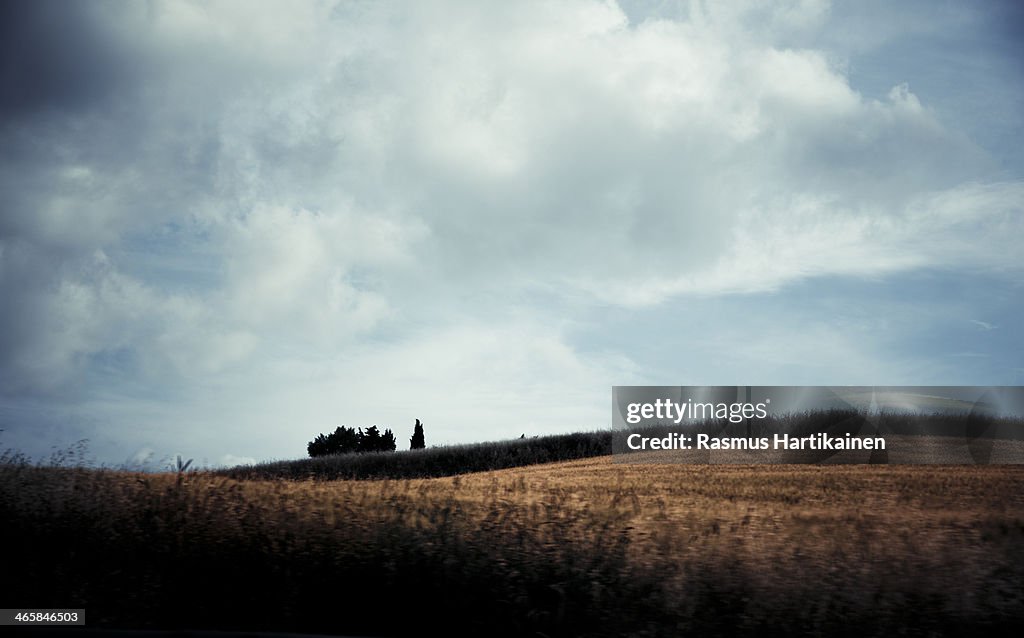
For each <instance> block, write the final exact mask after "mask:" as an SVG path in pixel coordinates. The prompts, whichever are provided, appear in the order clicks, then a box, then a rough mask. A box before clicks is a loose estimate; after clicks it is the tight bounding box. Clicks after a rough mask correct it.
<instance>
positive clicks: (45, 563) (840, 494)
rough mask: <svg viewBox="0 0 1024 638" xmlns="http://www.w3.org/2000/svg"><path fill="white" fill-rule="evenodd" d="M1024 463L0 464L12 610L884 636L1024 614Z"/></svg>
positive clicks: (163, 621)
mask: <svg viewBox="0 0 1024 638" xmlns="http://www.w3.org/2000/svg"><path fill="white" fill-rule="evenodd" d="M1022 488H1024V469H1022V468H1020V467H1014V466H869V465H851V466H829V467H826V466H812V465H807V466H799V465H778V466H738V465H723V466H708V465H626V464H620V463H615V462H614V461H612V460H611V459H610V458H609V457H603V458H594V459H587V460H578V461H572V462H564V463H553V464H547V465H536V466H531V467H524V468H515V469H506V470H501V471H494V472H481V473H475V474H470V475H465V476H455V477H448V478H435V479H410V480H397V481H396V480H383V481H283V480H237V479H232V478H229V477H224V476H215V475H211V474H193V475H186V476H178V475H139V474H129V473H118V472H110V471H93V470H80V469H60V468H36V467H30V466H25V465H20V466H19V465H8V466H0V520H3V521H4V523H3V524H4V531H5V534H6V535H7V537H8V538H9V539H10V540H9V543H10V544H9V545H8V546H9V547H12V548H16V551H14V552H12V553H11V556H10V557H9V558H8V561H7V568H8V572H7V573H8V575H9V576H8V577H7V578H5V579H3V581H2V585H0V588H2V589H0V598H2V599H3V600H4V601H5V602H6V603H7V604H8V606H10V607H18V606H35V607H45V606H55V607H56V606H64V607H85V608H87V609H88V613H89V619H90V624H91V625H93V626H106V627H124V628H136V629H140V628H162V629H168V628H181V629H185V628H191V629H223V630H229V629H234V630H238V629H250V630H257V629H258V630H265V631H266V630H274V631H302V632H314V633H328V634H345V633H347V634H367V635H412V634H417V635H419V634H422V633H423V632H424V631H428V630H434V631H442V632H444V633H445V634H446V635H481V634H486V635H540V634H543V635H548V636H555V635H595V636H597V635H624V634H633V635H636V634H643V635H667V636H668V635H680V634H682V633H685V632H689V631H701V632H714V633H716V634H721V633H737V632H743V633H751V632H754V631H757V632H759V633H764V632H772V631H776V632H786V633H789V634H821V633H829V634H837V635H857V636H864V635H883V634H885V635H890V634H892V633H894V632H896V631H898V628H901V627H911V628H913V629H914V630H916V632H918V633H947V632H956V631H966V630H968V629H970V630H987V631H994V630H1006V629H1010V628H1013V627H1015V626H1017V625H1019V624H1020V623H1021V621H1022V620H1024V496H1022V494H1024V490H1022Z"/></svg>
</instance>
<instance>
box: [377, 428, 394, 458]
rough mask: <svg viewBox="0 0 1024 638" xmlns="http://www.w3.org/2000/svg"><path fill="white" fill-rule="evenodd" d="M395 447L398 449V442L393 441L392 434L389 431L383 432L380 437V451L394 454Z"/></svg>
mask: <svg viewBox="0 0 1024 638" xmlns="http://www.w3.org/2000/svg"><path fill="white" fill-rule="evenodd" d="M396 447H398V442H397V441H396V440H395V435H394V433H392V432H391V430H390V429H387V430H384V434H382V435H381V436H380V451H381V452H394V451H395V448H396Z"/></svg>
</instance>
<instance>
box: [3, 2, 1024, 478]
mask: <svg viewBox="0 0 1024 638" xmlns="http://www.w3.org/2000/svg"><path fill="white" fill-rule="evenodd" d="M0 7H2V8H0V31H2V33H0V51H2V56H0V303H2V315H0V428H2V429H3V430H4V431H3V432H0V449H2V448H8V447H11V448H17V449H20V450H22V451H24V452H26V453H28V454H30V455H32V456H34V457H40V456H45V455H47V454H48V453H49V450H50V449H51V446H58V447H67V446H69V445H71V444H72V443H74V442H75V441H78V440H79V439H88V440H89V444H88V445H89V453H90V455H91V457H92V458H93V459H95V460H96V461H97V462H100V463H106V464H111V465H118V464H124V463H127V462H130V461H132V460H134V461H136V462H141V461H144V460H145V459H146V458H149V462H150V464H152V465H159V464H160V463H162V462H163V459H166V458H167V457H169V456H170V455H173V454H177V453H181V454H183V455H185V456H187V457H194V458H196V460H197V462H198V463H202V464H205V465H219V464H225V463H234V462H239V461H245V460H248V459H258V460H264V459H275V458H276V459H280V458H295V457H300V456H303V455H304V454H305V443H306V442H307V441H308V440H309V439H311V438H312V437H313V436H314V435H316V434H317V433H318V432H321V431H327V430H331V429H333V428H334V427H335V426H337V425H341V424H344V425H351V426H368V425H371V424H378V425H380V426H382V427H384V426H387V427H391V428H393V429H394V430H395V431H396V435H397V436H398V438H399V442H400V446H401V447H404V446H407V444H408V437H409V436H410V435H411V434H412V424H413V421H414V419H416V418H420V419H422V420H423V421H424V422H425V424H426V435H427V442H428V444H441V443H457V442H469V441H479V440H491V439H498V438H509V437H518V436H519V435H520V434H521V433H526V434H527V435H528V436H529V435H533V434H542V433H553V432H567V431H575V430H580V429H595V428H601V427H608V426H609V424H610V410H609V408H610V402H611V386H612V385H630V384H657V385H662V384H664V385H703V384H729V385H734V384H735V385H744V384H815V385H818V384H821V385H846V384H865V385H900V384H912V385H940V384H962V385H973V384H985V385H988V384H995V385H1010V384H1022V383H1024V329H1022V328H1021V325H1022V323H1024V322H1021V316H1022V314H1024V295H1022V292H1024V289H1022V282H1024V277H1022V275H1024V250H1022V248H1021V244H1022V240H1024V128H1022V124H1024V81H1022V80H1024V53H1022V49H1021V46H1020V42H1021V37H1022V35H1024V33H1022V31H1024V10H1022V9H1021V8H1020V7H1019V6H1015V5H1014V3H1011V2H1007V3H999V2H994V1H993V2H932V1H925V2H901V3H890V2H883V1H878V2H870V1H869V2H859V1H858V2H835V3H833V4H829V3H828V2H824V1H817V0H806V1H793V2H778V3H772V4H770V5H767V4H764V3H760V2H742V1H740V2H725V3H722V2H669V1H667V0H666V1H661V0H639V1H635V2H626V1H625V0H623V1H622V2H620V3H619V4H616V3H615V2H590V1H586V2H584V1H572V0H564V1H561V2H515V3H505V2H501V3H499V2H494V3H480V2H432V1H431V2H420V1H418V2H399V3H393V4H392V3H386V2H362V1H354V2H344V1H343V2H322V3H321V2H309V3H295V2H289V3H284V2H281V3H276V2H260V3H251V2H242V1H238V2H215V3H206V2H203V3H193V2H179V1H168V2H163V1H160V0H155V1H153V2H149V3H141V2H81V3H67V2H27V1H26V2H23V3H17V2H4V3H2V4H0Z"/></svg>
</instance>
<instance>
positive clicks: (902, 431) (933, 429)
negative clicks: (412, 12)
mask: <svg viewBox="0 0 1024 638" xmlns="http://www.w3.org/2000/svg"><path fill="white" fill-rule="evenodd" d="M417 424H419V423H418V422H417ZM680 427H681V426H678V425H656V426H652V427H650V428H648V429H647V432H648V433H650V434H652V435H656V434H658V433H659V432H670V431H672V432H678V431H679V430H680ZM685 428H686V430H687V431H688V432H690V433H708V434H711V435H722V436H754V437H760V436H770V435H771V434H773V433H776V432H779V433H781V432H785V433H787V434H789V435H791V436H807V435H809V434H813V433H816V432H825V433H828V434H830V435H833V436H836V435H842V434H844V433H846V432H850V433H854V434H860V435H869V436H876V435H881V436H884V435H886V434H899V435H927V436H947V437H966V438H968V439H974V438H1001V439H1014V440H1020V439H1022V438H1024V420H1021V419H1015V418H1005V417H1000V418H996V417H991V416H984V415H975V414H913V413H905V412H891V411H890V412H880V413H876V414H868V413H865V412H863V411H857V410H852V409H847V410H839V409H833V410H814V411H808V412H800V413H793V414H786V415H780V416H775V415H772V416H769V417H767V418H765V419H751V420H750V422H749V423H738V424H737V423H730V422H729V421H728V419H708V420H705V421H701V422H698V423H693V424H688V425H686V426H685ZM627 434H628V432H625V431H616V432H613V431H611V430H598V431H592V432H576V433H573V434H557V435H551V436H543V437H535V438H529V439H526V438H524V439H513V440H507V441H496V442H490V443H476V444H469V445H453V446H442V447H432V448H428V449H415V450H409V451H402V452H397V453H386V454H381V453H369V454H354V453H340V454H329V455H326V456H316V457H315V458H309V459H301V460H295V461H273V462H267V463H260V464H257V465H250V466H241V467H235V468H229V469H225V470H220V473H221V474H222V475H225V476H231V477H234V478H287V479H307V478H315V479H323V480H333V479H380V478H398V479H404V478H429V477H438V476H453V475H456V474H464V473H467V472H485V471H492V470H500V469H506V468H510V467H519V466H523V465H533V464H536V463H551V462H556V461H569V460H574V459H581V458H589V457H595V456H605V455H608V454H611V453H612V450H613V441H614V442H615V446H614V449H615V450H616V451H624V450H626V446H625V445H624V439H625V436H626V435H627ZM391 449H394V448H391ZM356 451H358V450H356Z"/></svg>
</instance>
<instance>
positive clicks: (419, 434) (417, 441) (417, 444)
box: [409, 419, 427, 450]
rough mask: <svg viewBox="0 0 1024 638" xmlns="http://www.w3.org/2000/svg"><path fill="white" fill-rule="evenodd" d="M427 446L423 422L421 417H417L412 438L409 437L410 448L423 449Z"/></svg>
mask: <svg viewBox="0 0 1024 638" xmlns="http://www.w3.org/2000/svg"><path fill="white" fill-rule="evenodd" d="M425 447H427V442H426V440H425V439H424V438H423V424H422V423H420V420H419V419H416V426H415V427H414V428H413V430H412V438H411V439H409V449H410V450H422V449H423V448H425Z"/></svg>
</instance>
